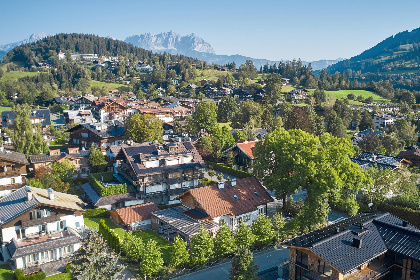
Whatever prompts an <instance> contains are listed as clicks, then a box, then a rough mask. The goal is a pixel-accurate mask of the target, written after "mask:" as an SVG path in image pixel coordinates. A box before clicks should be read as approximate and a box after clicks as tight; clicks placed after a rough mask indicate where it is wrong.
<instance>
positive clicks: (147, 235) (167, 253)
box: [133, 230, 173, 264]
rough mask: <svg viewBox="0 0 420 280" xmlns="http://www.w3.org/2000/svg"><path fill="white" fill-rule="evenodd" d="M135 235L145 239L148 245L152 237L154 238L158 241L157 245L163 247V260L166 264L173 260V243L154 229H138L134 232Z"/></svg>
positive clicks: (144, 241)
mask: <svg viewBox="0 0 420 280" xmlns="http://www.w3.org/2000/svg"><path fill="white" fill-rule="evenodd" d="M133 234H134V235H136V236H140V237H141V238H142V239H143V243H144V244H145V245H146V244H147V242H148V241H149V240H150V239H153V240H155V241H156V242H157V246H158V247H159V248H160V249H161V251H162V254H163V260H164V261H165V263H166V264H168V263H169V262H170V261H171V254H172V250H173V245H172V243H171V242H169V241H168V240H166V239H165V238H163V237H162V236H160V235H159V234H157V233H156V232H154V231H152V230H137V231H134V232H133Z"/></svg>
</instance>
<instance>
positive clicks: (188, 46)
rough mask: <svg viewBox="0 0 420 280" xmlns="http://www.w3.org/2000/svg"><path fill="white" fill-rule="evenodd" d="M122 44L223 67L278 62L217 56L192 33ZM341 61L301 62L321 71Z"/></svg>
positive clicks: (137, 38)
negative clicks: (247, 63)
mask: <svg viewBox="0 0 420 280" xmlns="http://www.w3.org/2000/svg"><path fill="white" fill-rule="evenodd" d="M124 42H126V43H130V44H133V45H134V46H136V47H140V48H144V49H146V50H151V51H154V52H159V53H164V52H166V53H169V54H181V55H185V56H189V57H193V58H197V59H199V60H204V61H207V62H208V63H216V64H219V65H225V64H228V63H232V62H233V61H234V62H235V64H236V65H237V66H238V67H239V65H241V64H244V63H245V62H246V61H247V60H252V61H253V62H254V65H255V67H256V68H257V69H259V68H260V67H261V66H263V65H265V64H267V63H268V64H270V65H273V64H274V63H277V64H278V63H279V62H280V61H272V60H268V59H259V58H252V57H248V56H243V55H239V54H236V55H219V54H216V53H215V51H214V49H213V48H212V46H211V45H210V43H208V42H206V41H204V40H203V39H202V38H200V37H198V36H197V35H195V34H193V33H192V34H189V35H186V36H181V35H179V34H178V33H176V32H173V31H170V32H163V33H160V34H156V35H155V34H151V33H145V34H141V35H133V36H129V37H127V38H126V39H125V40H124ZM341 60H344V59H343V58H339V59H336V60H318V61H311V62H305V61H303V64H305V65H307V64H309V63H311V66H312V69H314V70H321V69H323V68H327V67H328V66H330V65H332V64H334V63H337V62H339V61H341Z"/></svg>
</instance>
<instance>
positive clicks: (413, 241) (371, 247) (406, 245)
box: [284, 213, 420, 274]
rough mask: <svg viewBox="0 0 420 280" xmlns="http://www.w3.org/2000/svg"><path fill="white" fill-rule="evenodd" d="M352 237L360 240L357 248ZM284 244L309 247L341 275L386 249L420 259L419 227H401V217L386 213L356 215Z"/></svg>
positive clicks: (408, 225)
mask: <svg viewBox="0 0 420 280" xmlns="http://www.w3.org/2000/svg"><path fill="white" fill-rule="evenodd" d="M361 226H363V228H362V227H361ZM337 228H338V229H339V232H337ZM355 238H356V239H360V240H361V242H362V243H361V244H362V245H361V247H360V248H357V247H355V246H353V239H355ZM284 245H286V246H292V247H305V248H309V249H310V250H311V251H313V252H314V253H315V254H317V255H318V256H320V257H321V258H323V259H324V260H326V261H327V262H328V263H329V264H331V265H332V266H333V267H335V268H336V269H338V270H339V271H341V272H342V273H344V274H346V273H349V272H350V271H352V270H353V269H355V268H357V267H359V266H360V265H362V264H364V263H366V262H368V261H370V260H372V259H374V258H376V257H378V256H380V255H382V254H384V253H385V252H387V251H391V252H393V253H396V254H399V255H402V256H404V257H408V258H411V259H413V260H416V261H420V230H419V229H417V228H416V227H414V226H413V225H410V224H407V226H405V227H404V226H403V220H401V219H400V218H398V217H396V216H394V215H392V214H389V213H385V214H372V213H363V214H358V215H356V216H353V217H350V218H348V219H345V220H343V221H340V222H338V223H336V224H332V225H330V226H328V227H325V228H322V229H319V230H316V231H313V232H310V233H308V234H305V235H303V236H300V237H296V238H294V239H292V240H290V241H287V242H285V243H284Z"/></svg>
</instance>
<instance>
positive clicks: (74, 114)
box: [63, 110, 96, 124]
mask: <svg viewBox="0 0 420 280" xmlns="http://www.w3.org/2000/svg"><path fill="white" fill-rule="evenodd" d="M63 115H64V117H65V118H66V122H67V123H68V124H78V123H95V122H96V119H95V117H94V116H93V114H92V111H91V110H64V111H63Z"/></svg>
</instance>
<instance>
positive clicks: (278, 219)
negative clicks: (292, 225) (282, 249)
mask: <svg viewBox="0 0 420 280" xmlns="http://www.w3.org/2000/svg"><path fill="white" fill-rule="evenodd" d="M285 225H286V221H285V219H284V217H283V215H282V214H281V213H276V214H274V216H273V230H274V234H275V236H276V241H277V243H278V242H280V240H281V238H282V237H283V230H284V226H285Z"/></svg>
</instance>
